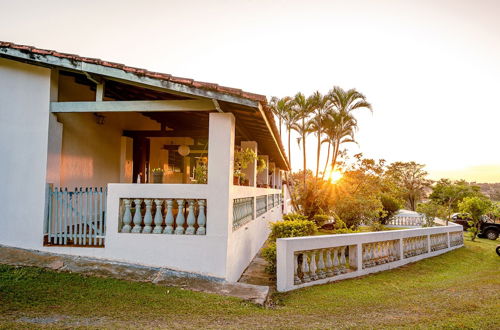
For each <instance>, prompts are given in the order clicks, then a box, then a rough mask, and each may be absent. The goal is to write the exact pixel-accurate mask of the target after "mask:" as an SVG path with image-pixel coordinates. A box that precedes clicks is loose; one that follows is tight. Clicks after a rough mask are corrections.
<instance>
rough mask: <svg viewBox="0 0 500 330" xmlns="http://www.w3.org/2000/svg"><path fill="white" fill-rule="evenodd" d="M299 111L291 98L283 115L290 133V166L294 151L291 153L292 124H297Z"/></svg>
mask: <svg viewBox="0 0 500 330" xmlns="http://www.w3.org/2000/svg"><path fill="white" fill-rule="evenodd" d="M297 116H298V113H297V111H296V109H295V108H294V107H293V99H292V98H289V102H288V106H287V109H286V111H285V113H284V116H283V122H284V124H285V127H286V130H287V134H288V161H289V162H290V166H292V153H291V144H290V142H291V141H290V139H291V133H292V126H293V124H295V122H296V120H297Z"/></svg>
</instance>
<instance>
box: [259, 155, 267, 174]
mask: <svg viewBox="0 0 500 330" xmlns="http://www.w3.org/2000/svg"><path fill="white" fill-rule="evenodd" d="M266 168H267V163H266V160H265V159H264V157H262V156H259V157H258V158H257V173H260V172H262V171H264V170H265V169H266Z"/></svg>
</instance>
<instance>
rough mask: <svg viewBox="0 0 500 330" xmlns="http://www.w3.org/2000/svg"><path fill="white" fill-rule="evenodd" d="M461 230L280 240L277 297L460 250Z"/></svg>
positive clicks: (448, 228)
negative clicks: (278, 293)
mask: <svg viewBox="0 0 500 330" xmlns="http://www.w3.org/2000/svg"><path fill="white" fill-rule="evenodd" d="M462 230H463V228H462V226H461V225H456V224H450V225H448V226H442V227H429V228H421V229H420V228H419V229H404V230H392V231H382V232H371V233H356V234H341V235H327V236H307V237H294V238H280V239H278V240H277V287H278V291H280V292H284V291H290V290H295V289H298V288H302V287H306V286H311V285H316V284H323V283H327V282H331V281H338V280H342V279H347V278H352V277H358V276H363V275H366V274H369V273H374V272H379V271H384V270H388V269H391V268H395V267H399V266H402V265H405V264H407V263H410V262H414V261H417V260H420V259H424V258H428V257H432V256H436V255H439V254H442V253H445V252H448V251H450V250H453V249H456V248H458V247H461V246H463V233H462Z"/></svg>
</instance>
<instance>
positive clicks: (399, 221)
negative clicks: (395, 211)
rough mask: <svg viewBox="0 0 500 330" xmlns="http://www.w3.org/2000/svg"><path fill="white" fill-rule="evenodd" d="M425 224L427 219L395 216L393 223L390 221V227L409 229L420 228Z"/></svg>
mask: <svg viewBox="0 0 500 330" xmlns="http://www.w3.org/2000/svg"><path fill="white" fill-rule="evenodd" d="M423 224H425V217H424V216H418V217H415V216H413V217H409V216H398V215H396V216H394V217H393V218H392V219H391V221H389V223H388V225H391V226H407V227H419V226H422V225H423Z"/></svg>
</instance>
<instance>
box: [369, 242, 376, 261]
mask: <svg viewBox="0 0 500 330" xmlns="http://www.w3.org/2000/svg"><path fill="white" fill-rule="evenodd" d="M376 247H377V246H376V243H370V266H371V267H373V266H375V265H376V264H377V261H376V257H377V256H376V252H375V249H376Z"/></svg>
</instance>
